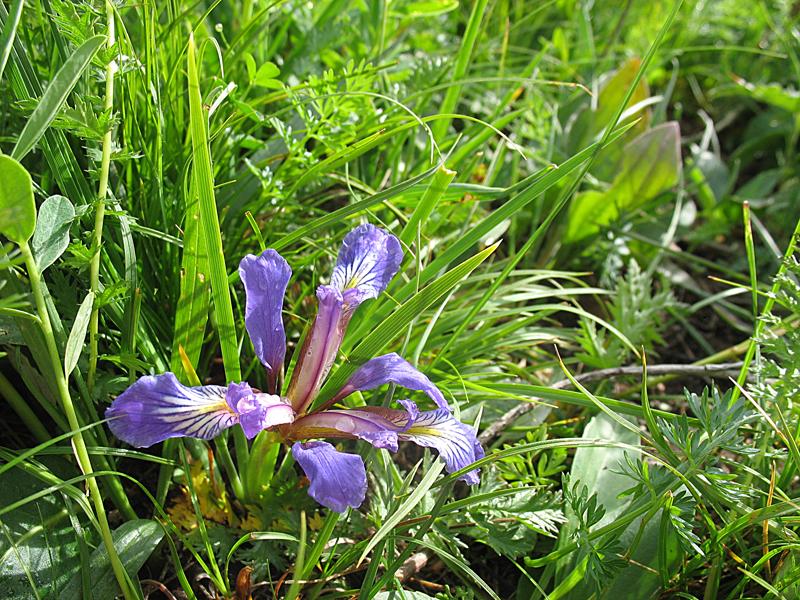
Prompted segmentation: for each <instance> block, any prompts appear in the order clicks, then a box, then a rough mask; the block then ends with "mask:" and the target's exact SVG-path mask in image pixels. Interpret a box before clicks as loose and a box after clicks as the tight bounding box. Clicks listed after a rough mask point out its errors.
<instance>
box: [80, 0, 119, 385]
mask: <svg viewBox="0 0 800 600" xmlns="http://www.w3.org/2000/svg"><path fill="white" fill-rule="evenodd" d="M106 18H107V20H108V47H109V48H111V47H112V46H113V45H114V42H115V34H114V27H115V25H114V7H113V6H112V5H111V2H110V0H106ZM116 70H117V63H116V61H114V60H112V61H110V62H109V63H108V66H107V67H106V102H105V110H106V111H107V112H108V113H109V114H111V112H112V111H113V109H114V73H115V72H116ZM110 168H111V127H110V126H109V128H108V131H106V133H105V135H104V136H103V156H102V159H101V162H100V185H99V186H98V190H97V208H96V210H95V214H94V233H93V235H92V252H93V253H92V262H91V264H90V266H89V290H90V291H91V292H93V293H94V295H95V298H97V294H98V292H99V288H100V244H101V242H102V240H103V219H104V218H105V215H106V196H107V195H108V172H109V170H110ZM99 317H100V315H99V307H98V305H97V301H96V300H95V304H94V306H93V307H92V314H91V317H90V319H89V373H88V375H87V384H88V387H89V392H90V393H91V392H92V391H93V390H94V383H95V377H96V376H97V334H98V321H99Z"/></svg>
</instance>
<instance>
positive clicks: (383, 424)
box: [284, 400, 484, 485]
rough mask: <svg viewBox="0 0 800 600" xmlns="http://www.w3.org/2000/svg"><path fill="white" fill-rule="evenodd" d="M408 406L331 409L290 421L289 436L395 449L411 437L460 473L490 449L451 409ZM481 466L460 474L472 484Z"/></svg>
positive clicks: (451, 471) (448, 468) (475, 481)
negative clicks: (432, 450) (484, 449)
mask: <svg viewBox="0 0 800 600" xmlns="http://www.w3.org/2000/svg"><path fill="white" fill-rule="evenodd" d="M400 403H401V404H402V406H403V408H404V409H405V410H397V409H392V408H380V407H372V406H365V407H360V408H353V409H343V410H326V411H322V412H317V413H312V414H310V415H306V416H305V417H301V418H300V419H297V420H296V421H294V422H293V423H292V424H291V425H289V426H287V428H286V429H285V430H284V433H285V435H286V437H287V439H290V440H304V439H312V438H322V437H327V438H345V439H363V440H365V441H368V442H370V443H371V444H372V445H374V446H375V447H377V448H386V449H387V450H391V451H395V450H396V449H397V441H398V440H399V441H410V442H414V443H415V444H418V445H420V446H424V447H426V448H433V449H434V450H436V451H437V452H438V453H439V456H440V457H441V458H442V460H443V461H444V463H445V467H446V469H447V472H448V473H454V472H455V471H458V470H460V469H463V468H464V467H467V466H469V465H471V464H472V463H474V462H475V461H476V460H479V459H481V458H483V456H484V452H483V448H482V447H481V445H480V443H479V442H478V439H477V437H476V435H475V431H474V430H473V429H472V427H470V426H468V425H465V424H464V423H461V422H460V421H459V420H457V419H456V418H455V417H454V416H453V415H452V414H451V413H450V411H449V410H447V409H443V408H439V409H436V410H431V411H426V412H420V411H419V410H418V409H417V406H416V404H414V403H413V402H411V401H410V400H403V401H401V402H400ZM478 475H479V471H478V469H475V470H473V471H469V472H468V473H465V474H464V475H462V476H461V477H460V478H459V479H462V480H463V481H466V482H467V483H469V484H471V485H472V484H476V483H478V481H479V477H478Z"/></svg>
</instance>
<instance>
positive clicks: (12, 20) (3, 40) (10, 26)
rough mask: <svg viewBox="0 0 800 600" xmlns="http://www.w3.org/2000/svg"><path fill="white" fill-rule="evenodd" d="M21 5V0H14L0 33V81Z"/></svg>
mask: <svg viewBox="0 0 800 600" xmlns="http://www.w3.org/2000/svg"><path fill="white" fill-rule="evenodd" d="M22 6H23V2H22V0H14V3H13V5H12V6H11V13H10V14H9V19H8V20H6V24H5V26H4V27H3V31H2V33H0V81H2V79H3V71H4V70H5V68H6V63H7V62H8V56H9V55H10V54H11V47H12V46H13V45H14V37H15V36H16V34H17V26H18V25H19V20H20V17H22Z"/></svg>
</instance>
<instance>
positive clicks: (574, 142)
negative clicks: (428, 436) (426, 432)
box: [0, 0, 800, 600]
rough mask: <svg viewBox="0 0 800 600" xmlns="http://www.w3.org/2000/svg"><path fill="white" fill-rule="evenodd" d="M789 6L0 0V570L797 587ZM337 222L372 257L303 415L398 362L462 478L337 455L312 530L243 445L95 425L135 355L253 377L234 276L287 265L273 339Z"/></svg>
mask: <svg viewBox="0 0 800 600" xmlns="http://www.w3.org/2000/svg"><path fill="white" fill-rule="evenodd" d="M798 19H800V8H799V7H798V5H797V3H796V2H790V1H788V0H758V1H755V2H745V1H743V0H716V1H715V2H703V1H700V0H684V1H676V2H665V3H653V2H647V1H644V0H621V1H620V2H599V1H592V0H548V1H542V2H536V3H534V2H530V1H525V0H492V1H488V0H476V1H475V2H458V1H456V0H430V1H413V0H392V1H389V0H364V1H360V2H345V1H342V0H324V1H321V2H294V1H280V0H278V1H274V2H266V1H264V0H260V1H259V0H242V1H240V2H232V1H224V0H216V1H204V0H199V1H191V2H188V1H181V0H166V1H163V2H161V1H158V2H157V1H154V0H141V1H138V2H129V1H126V0H114V1H113V2H112V1H100V0H78V1H68V0H27V1H26V2H21V1H20V0H13V1H11V2H3V3H0V98H2V99H3V102H2V103H0V151H2V155H0V234H2V237H1V238H0V241H2V243H3V246H2V253H0V397H1V398H2V401H3V404H2V411H3V413H2V415H3V419H2V420H0V435H1V436H2V437H1V438H0V439H2V443H0V446H2V447H0V480H2V482H3V483H2V485H0V496H1V497H2V502H0V528H1V529H2V533H3V535H2V536H0V556H2V558H1V559H0V586H2V589H3V590H5V591H7V592H8V594H9V597H11V598H31V597H37V598H56V597H86V598H89V597H95V598H110V597H112V596H113V595H114V594H118V593H124V594H125V596H126V597H128V598H134V597H143V595H144V594H146V593H149V592H150V591H152V590H153V589H156V588H157V585H156V583H155V582H158V585H163V586H164V589H167V590H172V591H180V592H181V593H183V594H185V595H186V596H187V597H201V598H202V597H212V596H210V594H214V593H216V594H219V595H220V596H222V597H235V594H237V593H239V594H244V595H242V596H239V597H246V594H247V593H252V596H253V597H254V598H273V597H276V598H284V597H287V598H296V597H303V598H339V597H343V598H344V597H359V598H402V597H405V598H409V597H411V598H417V599H418V598H427V597H431V596H435V597H439V598H454V599H455V598H459V599H462V598H463V599H466V598H485V597H492V598H549V599H551V600H557V599H561V598H573V599H578V598H598V599H599V598H634V599H644V598H658V597H663V598H703V599H706V600H711V599H714V598H730V599H744V598H762V597H768V598H787V599H790V598H795V597H798V595H800V591H799V588H798V583H797V581H798V576H800V560H799V559H798V541H797V540H798V537H797V536H798V531H797V525H798V523H797V506H798V504H797V502H798V487H797V469H798V465H800V450H798V441H797V437H798V434H799V433H800V414H799V413H798V409H797V406H796V404H795V400H796V398H797V394H798V391H799V390H800V364H799V363H798V356H800V337H799V336H798V333H797V332H798V328H797V322H798V318H800V288H799V287H798V280H800V266H799V261H800V258H799V257H798V253H797V251H796V244H797V237H798V231H799V230H798V224H799V223H800V221H798V218H799V217H800V176H799V173H800V171H799V170H798V154H797V151H798V137H800V96H799V95H798V94H800V92H798V89H799V86H800V44H799V43H798V42H800V35H799V34H798V31H799V29H798ZM365 221H369V222H372V223H374V224H376V225H380V226H382V227H385V228H386V229H389V230H391V231H392V232H393V233H394V234H395V235H397V236H398V237H399V238H400V239H401V241H402V243H403V244H404V249H405V251H406V252H405V256H406V258H405V262H404V265H403V267H402V269H401V273H400V275H399V276H398V277H397V278H396V280H395V281H394V283H393V284H392V286H391V287H390V288H389V289H388V290H387V293H385V294H384V295H382V296H381V297H380V298H379V299H377V300H374V301H371V302H370V303H368V304H365V305H364V306H363V307H362V309H361V310H360V311H359V312H358V314H357V315H356V316H355V317H354V319H353V322H352V325H351V326H350V329H349V331H348V335H347V338H346V339H345V342H344V344H343V346H342V352H341V353H340V357H339V360H338V361H337V363H336V366H335V367H334V370H333V372H332V377H331V380H330V382H329V384H328V385H326V387H325V388H324V389H323V392H322V395H323V397H325V396H326V395H327V396H328V397H329V396H330V395H332V393H333V391H334V390H336V389H338V388H337V385H339V384H341V383H343V382H344V380H345V379H346V378H347V376H348V375H349V374H350V373H352V371H353V369H354V368H355V366H357V365H358V364H360V363H361V362H363V361H364V360H366V359H368V358H370V357H372V356H375V355H376V354H378V353H381V352H389V351H397V352H399V353H401V354H402V355H403V356H405V357H406V358H407V359H408V360H409V361H411V362H412V363H414V364H415V365H417V366H418V367H419V368H420V369H421V370H422V371H424V372H425V373H426V374H427V375H428V376H429V377H430V378H431V379H432V380H433V381H434V382H435V383H436V384H437V385H438V386H439V387H440V388H441V389H442V391H443V392H444V394H445V396H446V397H447V398H448V399H449V400H450V401H451V404H454V405H455V406H457V407H458V410H459V411H460V416H461V418H462V420H464V421H465V422H469V423H474V424H475V426H476V427H477V428H478V429H479V431H480V432H481V439H482V441H483V442H484V444H485V446H486V448H487V457H486V458H485V459H484V460H483V461H482V462H481V467H482V469H483V471H482V481H481V484H480V485H479V486H477V487H476V488H474V489H466V488H465V487H464V486H463V484H457V485H456V484H455V477H453V476H452V475H448V476H439V473H440V466H439V463H438V462H436V461H435V459H434V458H433V457H432V456H431V455H429V454H426V453H423V452H419V451H416V450H415V449H404V450H403V451H401V452H400V453H399V454H398V455H397V456H394V457H393V456H391V455H389V454H387V453H386V452H385V451H374V450H373V451H370V452H364V453H363V454H364V456H365V458H366V460H367V463H368V467H369V471H370V493H369V497H368V501H367V502H366V503H365V505H364V506H363V507H362V508H361V509H360V510H358V511H350V512H349V513H347V514H345V515H344V516H342V517H339V516H338V515H337V514H335V513H329V512H328V511H326V510H324V509H321V508H320V507H319V506H317V505H316V504H314V503H313V501H312V500H310V499H309V498H308V497H307V494H306V489H305V487H304V485H305V484H304V482H303V481H302V479H301V478H300V474H299V472H298V471H297V470H296V469H295V467H294V466H293V464H292V461H291V458H290V455H289V454H287V453H286V451H285V448H283V447H282V446H281V445H280V444H278V443H276V442H275V440H274V439H272V438H271V437H270V436H269V435H268V434H262V435H261V436H259V437H258V438H256V440H255V441H254V442H253V443H251V444H248V443H247V442H246V440H244V437H243V436H242V435H241V432H240V431H238V428H236V431H232V432H231V433H230V435H227V436H222V437H220V438H219V439H218V440H216V441H215V442H213V443H211V444H206V443H204V442H199V441H196V440H188V441H186V442H177V441H170V442H168V443H165V444H163V446H161V447H155V448H152V449H149V450H147V451H134V450H131V449H129V448H126V447H121V445H120V443H119V442H117V441H116V440H114V439H112V436H110V435H109V433H108V431H107V429H106V427H105V425H104V424H103V423H102V422H101V419H102V414H103V411H104V410H105V408H106V407H107V406H108V404H109V403H110V401H111V400H112V399H113V398H114V397H115V396H116V395H117V394H119V393H120V392H121V391H122V390H124V389H125V388H126V387H127V386H128V385H129V384H130V383H132V382H133V381H135V380H136V378H137V377H139V376H140V375H142V374H148V373H162V372H165V371H168V370H171V371H173V372H175V373H176V374H178V376H179V377H180V378H181V379H182V380H183V381H185V382H187V383H195V382H196V381H197V380H199V381H201V382H203V383H224V382H225V381H230V380H237V381H238V380H241V379H243V380H247V381H249V382H250V383H251V384H252V385H253V386H254V387H264V386H265V385H266V374H265V373H264V372H263V370H262V369H261V368H259V361H258V359H257V358H256V357H255V356H254V353H253V350H252V347H251V345H250V343H249V342H248V341H247V340H248V338H247V336H246V334H245V331H244V319H243V308H244V307H243V292H242V289H241V286H240V284H239V282H238V275H237V273H236V267H237V265H238V262H239V260H240V258H241V257H242V256H244V255H245V254H247V253H254V252H259V251H260V250H261V249H263V248H265V247H271V248H275V249H277V250H279V251H280V252H281V253H282V254H283V255H284V256H285V257H286V258H287V260H288V261H289V262H290V264H291V265H292V267H293V272H294V275H293V278H292V280H291V282H290V284H289V289H288V292H287V301H286V304H285V313H284V321H285V324H286V330H287V337H288V341H289V352H288V353H287V356H289V357H291V356H292V353H293V351H294V350H295V349H296V348H297V346H298V341H299V340H300V338H301V336H302V334H303V332H304V330H305V328H306V326H307V324H308V322H309V319H311V318H313V315H314V306H315V305H314V302H313V291H314V289H315V287H316V286H317V285H318V284H319V283H324V282H326V281H327V279H326V278H327V276H328V275H327V274H328V273H329V272H330V269H331V266H332V263H333V261H334V260H335V252H336V250H337V248H338V246H339V244H340V242H341V239H342V237H343V236H344V235H345V234H346V232H347V231H349V230H350V229H351V228H352V227H354V226H356V225H357V224H359V223H361V222H365ZM644 363H646V364H647V366H648V368H649V374H646V373H644V372H643V369H642V365H643V364H644ZM62 384H63V385H62ZM393 393H394V390H393V389H389V390H388V391H387V390H380V391H378V392H375V393H374V394H365V397H364V398H363V399H362V398H360V399H359V400H358V401H361V400H363V401H365V402H367V403H370V402H372V403H373V404H379V403H381V402H383V401H388V400H389V399H391V397H392V394H393ZM79 428H82V431H80V432H79V433H78V434H76V430H77V429H79ZM78 440H80V441H78ZM81 444H83V446H84V449H83V450H81V447H82V446H81ZM73 453H74V456H73ZM76 457H77V461H78V462H77V463H76ZM89 462H90V463H91V467H92V469H93V471H94V474H92V472H91V471H89V470H87V468H86V466H87V464H88V463H89ZM79 464H80V468H79V466H78V465H79ZM95 476H96V481H98V482H99V487H98V486H97V485H95V484H94V481H95ZM87 482H89V483H88V484H87ZM87 485H88V489H89V498H88V499H87V496H86V494H85V492H84V489H85V488H86V487H87ZM112 546H113V548H115V551H114V552H111V553H110V554H109V552H108V548H109V547H112ZM411 559H413V560H411ZM410 565H416V566H414V567H413V568H411V566H410ZM401 567H402V568H403V572H402V573H400V572H399V571H398V570H399V569H401ZM248 569H252V570H248ZM126 573H127V575H126ZM237 574H238V575H239V579H237ZM396 575H397V576H396ZM245 576H247V577H249V578H250V579H249V580H248V581H249V582H250V583H247V582H246V581H245V580H246V579H247V577H245ZM212 590H213V591H212Z"/></svg>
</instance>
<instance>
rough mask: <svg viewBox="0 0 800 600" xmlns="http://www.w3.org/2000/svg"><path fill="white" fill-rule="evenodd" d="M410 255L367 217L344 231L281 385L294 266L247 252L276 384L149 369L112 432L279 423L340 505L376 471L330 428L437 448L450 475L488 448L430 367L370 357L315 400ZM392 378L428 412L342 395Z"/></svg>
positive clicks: (389, 443)
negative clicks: (352, 325) (365, 308)
mask: <svg viewBox="0 0 800 600" xmlns="http://www.w3.org/2000/svg"><path fill="white" fill-rule="evenodd" d="M402 259H403V251H402V248H401V246H400V242H399V241H398V240H397V238H396V237H395V236H393V235H391V234H389V233H387V232H386V231H384V230H382V229H379V228H377V227H374V226H373V225H369V224H365V225H361V226H359V227H356V228H355V229H354V230H352V231H351V232H350V233H348V234H347V236H345V239H344V242H343V244H342V247H341V249H340V250H339V254H338V258H337V261H336V266H335V267H334V270H333V275H332V276H331V280H330V283H329V284H328V285H321V286H319V287H318V288H317V294H316V295H317V300H318V309H317V315H316V318H315V319H314V323H313V325H312V327H311V329H310V331H309V332H308V334H307V335H306V337H305V340H304V342H303V346H302V348H301V349H300V353H299V356H298V359H297V362H296V365H295V367H294V369H293V371H292V374H291V378H290V380H289V385H288V388H287V390H286V393H285V395H282V394H281V393H280V389H279V388H280V381H281V374H282V370H283V364H284V359H285V357H286V334H285V331H284V326H283V318H282V309H283V298H284V294H285V292H286V286H287V284H288V283H289V279H290V278H291V275H292V270H291V268H290V267H289V264H288V263H287V262H286V260H284V258H283V257H282V256H281V255H280V254H278V252H276V251H275V250H272V249H268V250H265V251H264V252H262V253H261V254H260V255H258V256H255V255H248V256H245V257H244V258H243V259H242V261H241V262H240V264H239V275H240V277H241V280H242V283H243V284H244V288H245V295H246V304H245V327H246V329H247V332H248V334H249V335H250V339H251V340H252V342H253V347H254V349H255V352H256V355H257V356H258V358H259V359H260V360H261V362H262V364H263V365H264V367H265V368H266V370H267V382H268V390H267V392H261V391H258V390H254V389H253V388H251V387H250V386H249V385H248V384H247V383H246V382H234V383H230V384H229V385H228V386H227V387H225V386H218V385H206V386H196V387H189V386H185V385H183V384H181V383H180V382H179V381H178V379H177V377H175V375H174V374H173V373H164V374H161V375H146V376H143V377H141V378H140V379H138V380H137V381H136V382H135V383H134V384H133V385H131V386H130V387H129V388H128V389H127V390H125V391H124V392H123V393H122V394H120V395H119V396H118V397H117V398H116V399H115V400H114V402H113V403H112V404H111V406H110V407H109V408H108V409H107V411H106V417H107V418H108V419H109V427H110V428H111V431H112V432H113V433H114V435H116V436H117V437H118V438H119V439H121V440H123V441H125V442H127V443H129V444H131V445H132V446H137V447H147V446H151V445H153V444H156V443H158V442H161V441H164V440H166V439H168V438H175V437H193V438H200V439H206V440H208V439H212V438H214V437H216V436H217V435H219V433H220V432H222V431H223V430H225V429H228V428H230V427H233V426H235V425H237V424H238V425H239V426H241V428H242V430H243V431H244V434H245V436H246V437H247V438H253V437H255V436H256V435H257V434H258V433H260V432H261V431H264V430H271V431H274V432H276V433H277V434H278V435H279V436H280V438H281V439H282V440H283V441H284V442H286V443H291V444H292V450H291V451H292V455H293V457H294V459H295V460H296V461H297V463H298V464H299V465H300V467H301V468H302V469H303V471H304V473H305V474H306V476H307V477H308V479H309V482H310V485H309V494H310V495H311V497H312V498H314V499H315V500H316V501H317V502H319V503H320V504H322V505H323V506H326V507H328V508H330V509H331V510H334V511H336V512H343V511H345V510H347V508H348V507H352V508H358V507H359V506H361V504H362V503H363V502H364V499H365V497H366V491H367V474H366V469H365V466H364V461H363V460H362V458H361V457H360V456H358V455H357V454H349V453H346V452H341V451H339V450H337V449H336V448H335V447H334V446H333V445H332V444H330V443H328V442H326V441H323V440H324V439H325V438H328V439H360V440H364V441H367V442H369V443H370V444H372V445H373V446H374V447H376V448H384V449H387V450H390V451H392V452H396V451H397V449H398V443H399V442H401V441H410V442H414V443H416V444H418V445H420V446H424V447H427V448H433V449H435V450H436V451H437V452H438V453H439V456H440V457H441V458H442V460H443V461H444V463H445V467H446V469H447V471H448V472H450V473H453V472H455V471H458V470H461V469H463V468H465V467H467V466H469V465H470V464H472V463H474V462H475V461H476V460H478V459H480V458H482V457H483V456H484V452H483V449H482V448H481V446H480V444H479V443H478V440H477V438H476V435H475V431H474V430H473V428H472V427H470V426H468V425H466V424H464V423H461V422H460V421H459V420H458V419H456V418H455V417H454V416H453V414H452V412H451V410H450V407H449V406H448V404H447V401H446V400H445V398H444V395H443V394H442V392H441V391H440V390H439V389H438V388H437V387H436V385H434V384H433V382H431V380H430V379H429V378H428V377H427V376H426V375H425V374H423V373H421V372H420V371H419V370H417V369H416V368H415V367H414V366H412V365H411V364H410V363H409V362H407V361H406V360H404V359H403V358H401V357H400V356H398V355H397V354H395V353H391V354H385V355H383V356H378V357H376V358H373V359H371V360H368V361H367V362H365V363H364V364H363V365H361V366H360V367H359V368H358V369H357V370H356V372H355V373H354V374H353V375H352V376H351V377H350V379H349V380H348V381H347V383H346V384H345V385H344V386H343V387H342V388H341V390H339V392H338V393H336V394H335V395H334V397H333V398H332V399H331V401H329V402H327V403H325V405H324V406H323V407H320V408H318V409H315V410H310V409H311V407H312V405H313V403H314V400H315V399H316V398H317V395H318V394H319V391H320V389H321V388H322V385H323V384H324V382H325V379H326V377H327V375H328V373H329V371H330V369H331V366H332V365H333V363H334V361H335V360H336V356H337V354H338V351H339V347H340V346H341V343H342V340H343V339H344V336H345V333H346V331H347V326H348V324H349V322H350V319H351V317H352V315H353V313H354V311H355V310H356V309H357V308H358V306H359V305H360V304H361V303H362V302H364V301H366V300H369V299H372V298H377V297H378V296H379V295H380V294H381V293H382V292H383V291H384V290H385V289H386V287H387V286H388V285H389V282H390V281H391V280H392V278H393V277H394V276H395V274H396V273H397V270H398V269H399V267H400V264H401V262H402ZM387 383H393V384H396V385H398V386H401V387H404V388H406V389H409V390H414V391H420V392H423V393H425V394H426V395H428V396H429V397H430V398H431V400H433V402H434V403H435V404H436V406H437V408H436V409H435V410H430V411H420V410H419V409H418V408H417V405H416V404H415V403H414V402H412V401H411V400H399V401H397V404H398V405H399V406H400V407H401V408H386V407H373V406H362V407H358V408H346V407H344V406H342V405H340V404H337V403H339V402H340V401H341V400H343V399H344V398H346V397H347V396H349V395H350V394H352V393H354V392H356V391H366V390H371V389H374V388H377V387H379V386H381V385H384V384H387ZM478 474H479V471H478V470H477V469H474V470H472V471H469V472H467V473H465V474H463V475H462V476H461V477H460V479H462V480H464V481H465V482H467V483H469V484H476V483H478V481H479V478H478Z"/></svg>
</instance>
